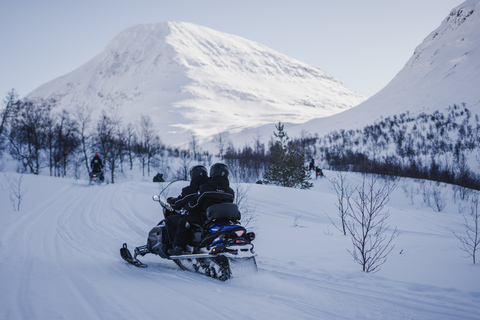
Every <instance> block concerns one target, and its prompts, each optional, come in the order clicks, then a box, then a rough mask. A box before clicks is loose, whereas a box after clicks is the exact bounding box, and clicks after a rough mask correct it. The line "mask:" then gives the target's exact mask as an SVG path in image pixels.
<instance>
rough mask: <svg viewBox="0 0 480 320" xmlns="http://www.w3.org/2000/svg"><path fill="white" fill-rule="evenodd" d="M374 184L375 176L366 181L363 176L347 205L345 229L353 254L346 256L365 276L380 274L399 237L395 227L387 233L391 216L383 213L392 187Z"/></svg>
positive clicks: (386, 212) (393, 186)
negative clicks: (358, 266) (358, 265)
mask: <svg viewBox="0 0 480 320" xmlns="http://www.w3.org/2000/svg"><path fill="white" fill-rule="evenodd" d="M377 182H378V181H377V178H376V177H375V176H374V175H372V177H371V179H370V180H369V181H367V178H366V176H365V175H364V176H363V183H362V185H361V186H360V187H359V188H357V189H356V196H354V197H352V198H350V199H349V201H348V206H349V208H350V210H349V212H348V217H349V221H348V222H347V223H346V227H347V230H348V232H349V233H350V235H351V238H352V244H353V250H352V251H350V250H349V252H350V254H351V255H352V257H353V259H354V260H355V261H356V262H357V263H359V264H360V265H361V266H362V268H363V271H364V272H376V271H379V270H380V269H379V267H380V266H382V265H383V264H384V263H385V262H386V260H387V256H388V254H389V253H390V252H391V251H392V250H393V248H394V247H395V246H394V245H392V241H393V239H394V238H395V237H396V236H397V234H398V231H397V228H396V227H395V229H394V230H393V231H391V232H389V226H388V224H387V219H388V217H389V216H390V214H389V213H388V211H384V208H385V205H386V204H387V203H388V201H389V199H390V198H389V197H390V194H391V193H392V191H393V190H394V189H395V185H393V184H386V183H385V184H383V185H381V186H380V187H377V186H376V184H377Z"/></svg>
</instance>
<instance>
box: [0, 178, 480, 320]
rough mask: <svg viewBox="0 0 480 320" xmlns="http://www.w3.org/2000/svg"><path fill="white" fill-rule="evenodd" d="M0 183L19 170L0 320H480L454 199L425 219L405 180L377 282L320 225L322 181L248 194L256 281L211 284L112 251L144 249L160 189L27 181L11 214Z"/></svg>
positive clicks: (3, 215) (478, 295)
mask: <svg viewBox="0 0 480 320" xmlns="http://www.w3.org/2000/svg"><path fill="white" fill-rule="evenodd" d="M326 175H327V176H332V175H334V173H331V172H326ZM7 178H8V179H11V180H12V179H17V178H18V175H17V174H15V173H6V174H2V175H0V185H1V186H2V187H1V188H0V252H1V253H2V257H3V259H2V260H1V262H0V285H1V290H0V318H1V319H33V320H34V319H56V318H63V319H71V320H74V319H157V318H162V319H178V318H188V319H206V318H213V319H382V320H384V319H449V320H451V319H478V302H479V301H480V277H479V274H480V273H479V271H480V270H479V265H478V264H477V265H472V263H471V259H465V258H463V255H464V252H462V251H460V250H459V249H458V245H459V242H458V240H457V239H456V238H455V237H454V236H453V234H452V232H451V231H452V230H456V231H457V232H461V231H462V227H461V223H462V222H463V218H462V215H461V214H459V213H458V208H457V205H458V204H459V202H457V204H453V203H450V204H449V205H448V207H447V209H446V210H445V211H444V212H441V213H438V212H433V211H432V210H431V209H430V208H428V207H426V206H425V205H423V204H422V201H421V199H420V198H421V196H420V195H419V194H420V193H421V192H420V191H419V190H421V188H423V186H424V185H422V184H419V183H415V182H412V181H410V180H406V181H405V182H401V183H400V184H399V186H398V187H397V190H396V191H395V193H394V194H393V195H392V198H391V201H390V202H389V206H388V209H389V211H390V213H391V217H390V220H389V224H390V225H391V226H398V228H399V230H400V232H401V233H400V235H399V237H398V238H397V239H396V240H395V244H396V248H395V249H394V251H393V252H392V253H391V255H390V257H389V259H388V261H387V263H386V264H385V265H384V266H383V268H382V270H381V271H380V272H378V273H376V274H365V273H363V272H362V271H361V267H360V266H359V265H357V264H355V263H354V262H353V259H352V257H351V256H350V255H349V253H348V252H347V250H346V249H350V248H351V242H350V239H349V238H348V237H346V236H343V235H341V234H340V232H339V231H338V230H336V229H335V227H333V225H332V224H331V222H330V220H329V218H328V217H327V214H328V215H329V216H330V219H332V220H333V221H334V222H336V223H338V222H339V221H338V219H337V218H336V215H335V212H336V208H335V205H334V201H335V194H334V193H333V191H332V190H331V187H330V183H329V182H328V181H327V180H326V179H321V180H315V181H314V183H315V187H314V188H313V189H312V190H310V191H305V190H297V189H288V188H280V187H274V186H262V185H252V186H251V190H250V191H249V193H248V200H249V204H250V205H251V206H254V207H255V208H256V209H255V210H256V213H257V215H258V216H257V222H256V223H255V224H254V225H253V226H254V227H255V232H256V233H257V239H256V240H255V245H256V252H257V254H258V256H257V263H258V266H259V273H258V274H257V275H250V276H248V275H247V276H244V277H241V278H234V279H231V280H229V281H227V282H220V281H217V280H213V279H210V278H207V277H205V276H203V275H199V274H194V273H190V272H186V271H181V270H180V269H178V268H177V267H176V266H175V265H174V263H173V262H170V261H164V260H161V259H159V258H158V257H155V256H150V257H149V256H145V257H144V258H143V261H144V262H146V263H148V264H149V267H148V268H146V269H138V268H135V267H133V266H131V265H128V264H126V263H125V262H124V261H123V260H122V259H121V258H120V256H119V248H120V246H121V244H122V243H123V242H125V241H126V242H128V243H129V244H130V246H135V245H141V244H144V241H145V240H146V234H147V232H148V231H149V230H150V228H152V227H153V226H154V225H155V224H156V223H157V222H158V221H159V220H160V215H161V213H160V207H159V205H158V204H157V203H155V202H153V201H152V200H151V195H152V194H155V193H158V191H159V185H158V184H154V183H151V182H121V183H116V184H113V185H112V184H110V185H104V186H88V184H87V182H86V181H84V180H77V181H75V180H69V179H60V178H50V177H42V176H33V175H25V176H23V182H22V186H24V187H25V188H26V195H25V197H24V202H23V203H22V204H21V210H20V211H19V212H17V211H13V208H12V206H10V202H9V191H8V183H7V181H6V180H7ZM359 182H360V178H359V176H356V175H353V174H351V175H350V176H349V183H350V184H351V185H356V184H358V183H359ZM402 184H403V189H412V190H417V191H414V192H413V193H412V194H413V195H412V198H410V197H408V198H407V197H406V196H405V194H404V193H403V191H402V188H401V186H402ZM183 186H184V183H182V182H177V183H175V184H174V185H173V186H172V187H171V188H170V189H169V191H168V194H169V195H178V193H179V192H180V189H181V187H183ZM441 190H442V192H445V193H447V192H448V197H451V189H450V187H442V189H441ZM449 199H450V198H449ZM410 200H413V204H412V202H411V201H410ZM400 252H401V253H402V254H400Z"/></svg>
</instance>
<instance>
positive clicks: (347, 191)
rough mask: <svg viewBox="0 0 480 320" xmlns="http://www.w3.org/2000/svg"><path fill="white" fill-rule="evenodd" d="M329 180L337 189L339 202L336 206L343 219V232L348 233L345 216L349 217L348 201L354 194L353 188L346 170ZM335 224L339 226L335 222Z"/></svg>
mask: <svg viewBox="0 0 480 320" xmlns="http://www.w3.org/2000/svg"><path fill="white" fill-rule="evenodd" d="M328 180H329V181H330V183H331V184H332V186H333V189H334V190H335V193H336V195H337V203H336V204H335V206H336V207H337V208H338V216H339V217H340V219H341V221H342V230H341V231H342V232H343V234H344V235H346V234H347V230H346V220H345V218H346V217H347V214H348V210H349V206H348V202H349V200H350V197H351V196H352V194H353V190H352V189H351V188H350V186H349V185H348V184H347V182H346V180H347V173H346V172H338V173H337V175H336V177H333V178H331V179H328ZM334 226H335V227H336V228H337V226H336V225H335V224H334ZM337 229H338V228H337Z"/></svg>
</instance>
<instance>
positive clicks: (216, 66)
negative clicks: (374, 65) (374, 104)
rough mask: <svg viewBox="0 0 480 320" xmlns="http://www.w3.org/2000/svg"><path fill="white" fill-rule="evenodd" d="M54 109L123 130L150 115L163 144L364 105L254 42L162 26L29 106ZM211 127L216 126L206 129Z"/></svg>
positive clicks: (115, 48) (118, 44)
mask: <svg viewBox="0 0 480 320" xmlns="http://www.w3.org/2000/svg"><path fill="white" fill-rule="evenodd" d="M35 97H41V98H52V97H54V98H56V99H57V100H58V108H59V109H66V110H69V111H71V112H73V111H74V110H76V109H79V108H91V111H92V114H93V115H94V116H96V117H98V116H99V115H100V112H101V110H102V109H105V110H115V112H116V113H117V115H118V116H120V117H121V118H122V119H123V122H125V123H127V122H132V123H134V122H135V121H139V119H140V115H141V114H143V115H149V116H150V117H151V118H152V120H153V123H154V124H155V125H156V127H157V128H158V130H159V134H160V136H161V138H162V140H163V141H164V142H165V143H168V144H170V145H175V144H178V143H182V142H186V141H188V140H189V139H190V136H191V134H192V133H194V134H195V135H196V136H197V137H199V138H200V139H201V138H205V137H208V136H212V135H215V134H217V133H219V132H222V131H230V132H238V131H240V130H242V129H244V128H254V127H257V126H260V125H263V124H266V123H275V122H278V121H284V122H292V123H302V122H306V121H308V120H311V119H314V118H319V117H325V116H329V115H332V114H335V113H338V112H341V111H344V110H347V109H349V108H351V107H353V106H355V105H357V104H358V103H360V102H361V101H363V100H364V97H363V96H361V95H360V94H357V93H355V92H353V91H351V90H349V89H347V88H345V87H344V86H343V85H342V83H341V82H340V81H338V80H337V79H335V78H333V77H332V76H330V75H328V74H327V73H325V72H324V71H322V70H320V69H318V68H315V67H312V66H310V65H307V64H305V63H302V62H300V61H297V60H295V59H292V58H290V57H287V56H286V55H283V54H281V53H278V52H276V51H274V50H271V49H269V48H267V47H265V46H263V45H261V44H259V43H256V42H253V41H249V40H247V39H243V38H240V37H237V36H234V35H229V34H225V33H222V32H218V31H215V30H212V29H208V28H205V27H202V26H198V25H194V24H190V23H181V22H168V23H159V24H146V25H138V26H135V27H132V28H130V29H127V30H125V31H123V32H121V33H120V34H119V35H118V36H117V37H115V38H114V39H113V40H111V41H110V43H109V44H108V45H107V46H106V48H105V50H104V51H103V52H102V53H100V54H99V55H98V56H97V57H95V58H93V59H92V60H90V61H89V62H87V63H86V64H84V65H83V66H81V67H79V68H78V69H77V70H75V71H73V72H71V73H69V74H66V75H64V76H62V77H60V78H57V79H55V80H53V81H51V82H48V83H46V84H44V85H42V86H40V87H39V88H38V89H36V90H34V91H33V92H31V93H30V94H28V95H27V98H35ZM212 123H214V124H215V125H214V126H212Z"/></svg>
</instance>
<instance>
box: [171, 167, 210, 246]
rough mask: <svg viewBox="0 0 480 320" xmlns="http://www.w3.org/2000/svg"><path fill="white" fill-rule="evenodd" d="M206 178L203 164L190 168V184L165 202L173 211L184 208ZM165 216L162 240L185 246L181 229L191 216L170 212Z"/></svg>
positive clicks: (185, 242) (206, 173) (193, 197)
mask: <svg viewBox="0 0 480 320" xmlns="http://www.w3.org/2000/svg"><path fill="white" fill-rule="evenodd" d="M207 179H208V172H207V168H205V166H202V165H198V166H194V167H193V168H192V169H190V185H188V186H186V187H185V188H183V189H182V192H181V194H180V196H178V197H176V198H173V197H170V198H168V199H167V202H168V203H169V204H170V205H171V206H172V209H174V210H175V211H173V212H176V211H178V210H182V209H185V207H186V205H187V204H188V203H189V202H190V201H192V200H194V199H195V197H196V195H197V193H198V191H199V190H200V186H201V185H203V184H204V183H205V182H206V181H207ZM192 217H193V213H192ZM165 218H166V220H165V225H166V229H167V232H166V235H167V239H164V241H167V242H168V243H169V244H170V245H174V246H182V247H185V246H186V244H187V239H186V238H185V237H183V229H184V228H185V224H186V223H187V221H189V220H192V219H189V218H191V217H189V215H182V214H171V215H169V216H167V217H165ZM179 232H180V236H179V235H178V233H179Z"/></svg>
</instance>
